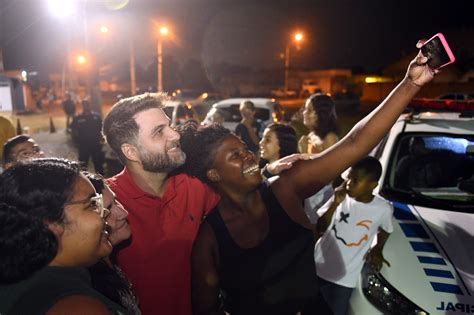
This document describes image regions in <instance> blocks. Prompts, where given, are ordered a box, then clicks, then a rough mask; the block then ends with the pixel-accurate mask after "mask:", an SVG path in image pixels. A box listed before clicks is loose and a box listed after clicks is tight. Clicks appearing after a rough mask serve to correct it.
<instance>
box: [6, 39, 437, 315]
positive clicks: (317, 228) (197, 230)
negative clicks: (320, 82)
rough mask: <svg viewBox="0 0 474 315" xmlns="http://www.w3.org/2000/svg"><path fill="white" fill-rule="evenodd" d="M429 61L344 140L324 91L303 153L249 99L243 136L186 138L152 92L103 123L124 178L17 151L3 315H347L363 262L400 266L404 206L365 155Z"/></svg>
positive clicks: (128, 101)
mask: <svg viewBox="0 0 474 315" xmlns="http://www.w3.org/2000/svg"><path fill="white" fill-rule="evenodd" d="M420 45H421V43H418V45H417V47H418V48H420V47H421V46H420ZM426 62H427V58H426V57H424V56H423V55H422V54H421V52H420V53H419V54H418V56H417V57H416V58H415V59H414V60H413V61H412V62H411V63H410V65H409V66H408V70H407V74H406V76H405V78H404V79H403V80H402V81H401V82H400V84H399V85H398V86H397V87H396V88H395V89H394V90H393V91H392V92H391V93H390V94H389V95H388V96H387V98H386V99H385V100H384V101H383V102H382V103H381V104H380V105H379V106H378V107H377V108H376V109H375V110H374V111H373V112H371V113H370V114H369V115H368V116H366V117H365V118H364V119H362V120H361V121H359V122H358V123H357V124H356V125H355V126H354V127H353V129H352V130H351V131H350V132H349V133H348V134H347V135H346V136H344V137H343V138H342V139H339V135H338V129H337V124H336V113H335V108H334V103H333V102H332V100H331V99H330V97H328V96H326V95H322V94H317V95H312V96H311V97H310V98H309V99H308V100H307V102H306V104H305V110H304V121H305V124H306V126H307V127H308V129H309V130H310V133H309V134H308V135H306V136H304V137H302V138H301V139H300V140H299V142H298V139H297V137H296V133H295V132H294V130H292V128H291V127H289V126H287V125H282V124H273V125H269V126H265V127H266V128H265V129H264V130H260V129H262V127H261V126H258V121H256V120H255V119H254V114H255V113H254V111H255V109H254V108H253V104H252V103H251V102H248V101H245V102H243V103H242V104H241V106H240V111H241V114H242V121H241V123H240V124H239V125H238V127H237V129H236V130H228V129H226V128H225V127H223V126H222V125H221V124H219V123H213V124H211V125H208V126H201V125H199V124H198V123H197V122H195V121H189V122H186V123H185V124H183V125H181V126H178V128H176V129H174V128H172V127H171V125H170V119H169V118H168V117H167V116H166V114H165V113H164V111H163V109H162V107H163V102H164V100H165V97H166V96H165V95H162V94H143V95H138V96H134V97H130V98H125V99H122V100H120V101H119V102H117V103H116V104H115V105H114V106H113V107H112V108H111V109H110V111H109V112H108V113H107V115H106V116H105V118H104V121H103V126H102V122H101V121H100V124H99V122H97V123H96V125H94V126H95V127H94V128H96V129H97V128H98V126H99V125H100V126H101V128H102V132H103V135H104V136H105V139H106V141H107V142H108V144H109V145H110V147H111V148H112V149H113V150H114V151H115V153H116V154H117V156H118V157H119V159H120V161H121V162H122V164H123V165H124V169H123V170H122V171H121V172H120V173H118V174H116V175H115V176H113V177H111V178H108V179H104V178H103V177H101V176H100V175H99V174H95V173H91V172H88V171H85V170H83V169H81V164H80V163H78V162H74V161H68V160H65V159H60V158H55V157H44V154H43V152H42V151H41V150H40V148H39V147H38V145H37V144H36V143H35V142H34V140H33V139H31V138H30V137H28V136H17V137H15V138H12V139H9V140H7V141H6V142H5V145H4V146H3V159H4V162H5V163H4V168H5V171H4V172H3V174H2V175H1V176H0V226H2V229H1V230H0V251H1V252H2V256H1V257H0V314H53V315H54V314H145V315H146V314H182V315H185V314H186V315H189V314H225V313H229V314H232V315H234V314H250V315H252V314H285V315H286V314H288V315H290V314H292V315H294V314H346V312H347V308H348V304H349V298H350V296H351V293H352V290H353V288H354V286H355V282H356V279H357V275H358V274H359V273H360V270H361V268H362V266H363V264H364V261H365V260H366V259H367V262H368V263H369V264H370V265H371V266H372V267H373V268H374V269H375V270H380V268H381V267H382V264H383V263H385V264H386V265H387V266H389V265H390V263H389V262H388V261H386V260H385V258H384V256H383V246H384V244H385V241H386V240H387V238H388V236H389V234H390V233H391V232H392V225H391V216H392V211H393V210H392V208H391V205H390V204H389V203H388V202H387V201H385V200H383V199H382V198H381V197H379V196H377V195H374V193H373V190H374V188H375V187H376V185H377V181H378V179H379V177H380V173H381V166H380V163H379V162H378V161H377V160H376V159H374V158H371V157H367V154H368V153H369V152H370V150H371V149H372V148H373V147H375V146H376V145H377V143H378V142H379V141H380V140H381V139H382V137H383V136H384V135H385V134H386V133H387V131H388V130H389V129H390V128H391V126H392V125H393V123H394V122H395V121H396V119H397V118H398V116H399V115H400V113H401V112H402V111H403V110H404V108H405V106H406V105H407V104H408V102H409V101H410V100H411V99H412V98H413V97H414V95H415V94H416V93H417V92H418V91H419V90H420V88H421V87H422V86H423V85H425V84H426V83H428V82H429V81H430V80H431V79H432V78H433V75H434V73H433V71H431V70H430V69H429V68H428V66H427V65H426ZM84 115H89V116H93V115H91V114H90V112H88V111H87V107H86V106H84ZM76 117H77V116H76ZM75 119H76V118H73V119H72V122H71V125H70V127H71V132H72V133H74V124H75ZM80 119H85V118H84V117H83V118H80ZM77 123H79V122H77V121H76V124H77ZM260 131H263V137H261V136H262V135H261V134H260ZM79 135H80V134H79ZM89 137H91V139H90V143H86V144H84V146H88V145H90V147H92V144H91V143H92V142H94V145H96V144H97V141H99V143H101V142H100V141H101V139H95V138H94V139H92V137H94V136H92V135H89ZM84 146H83V147H84ZM80 148H81V147H79V150H81V149H80ZM298 148H299V151H298ZM88 149H89V148H88ZM257 152H258V156H257V154H255V153H257ZM82 162H84V161H82ZM82 166H84V164H83V165H82ZM96 172H99V173H100V168H97V167H96ZM341 174H342V180H340V181H338V182H337V181H335V180H336V179H337V178H338V177H340V176H341ZM262 175H263V176H262ZM275 175H276V176H275ZM341 181H342V183H341ZM325 187H328V188H327V189H326V188H325ZM333 187H335V188H333ZM321 190H323V191H324V192H325V193H324V194H323V196H320V195H318V193H319V192H320V191H321ZM327 191H329V192H330V193H327ZM312 198H313V199H317V200H316V201H314V200H313V202H312V201H311V200H312ZM354 225H359V226H363V227H364V229H365V230H364V237H362V238H360V237H359V234H357V233H355V232H354V229H353V226H354ZM376 235H377V245H376V246H375V247H372V248H371V241H372V240H373V239H374V238H375V236H376ZM365 257H366V258H365Z"/></svg>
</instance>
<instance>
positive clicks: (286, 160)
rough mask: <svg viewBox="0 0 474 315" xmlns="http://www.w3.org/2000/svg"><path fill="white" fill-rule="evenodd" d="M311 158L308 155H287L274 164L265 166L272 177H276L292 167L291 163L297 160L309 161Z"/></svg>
mask: <svg viewBox="0 0 474 315" xmlns="http://www.w3.org/2000/svg"><path fill="white" fill-rule="evenodd" d="M309 159H311V156H310V155H309V154H291V155H287V156H285V157H283V158H281V159H279V160H276V161H275V162H272V163H269V164H268V165H267V171H268V172H269V173H270V174H272V175H278V174H280V173H281V172H282V171H284V170H287V169H289V168H291V167H292V166H293V163H294V162H296V161H298V160H309Z"/></svg>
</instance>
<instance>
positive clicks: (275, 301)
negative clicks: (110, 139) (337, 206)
mask: <svg viewBox="0 0 474 315" xmlns="http://www.w3.org/2000/svg"><path fill="white" fill-rule="evenodd" d="M421 44H422V43H421V42H419V43H418V44H417V46H418V48H420V47H421ZM426 62H427V58H426V57H423V55H422V54H421V52H420V53H419V54H418V56H417V57H416V58H415V59H414V60H413V61H412V62H411V63H410V65H409V67H408V71H407V75H406V76H405V78H404V79H403V80H402V82H400V84H399V85H398V86H397V87H396V88H395V89H394V90H393V91H392V92H391V93H390V94H389V95H388V96H387V98H386V99H385V100H384V101H383V102H382V104H381V105H380V106H379V107H377V108H376V109H375V110H374V111H373V112H372V113H370V114H369V115H368V116H367V117H365V118H364V119H362V120H361V121H360V122H359V123H357V124H356V125H355V126H354V128H353V129H352V130H351V131H350V132H349V134H348V135H347V136H346V137H345V138H343V139H342V140H341V141H339V142H338V143H337V144H336V145H334V146H333V148H332V149H331V150H327V151H324V152H322V153H321V154H319V155H317V156H316V157H315V158H313V159H311V160H306V161H298V162H297V163H294V165H293V166H292V167H291V168H290V169H289V170H287V171H285V172H282V173H281V174H280V176H279V177H278V178H276V179H275V180H273V181H272V182H271V183H270V184H265V183H262V178H261V175H260V172H259V168H258V165H257V160H256V158H255V156H254V154H253V153H251V152H250V151H249V150H248V149H247V147H246V146H245V144H244V143H243V142H242V141H241V140H240V139H239V138H238V137H236V136H235V135H233V134H231V133H229V132H228V131H226V130H225V129H224V128H222V127H220V126H218V125H212V126H209V127H202V129H196V128H193V127H192V125H189V128H184V129H183V134H182V136H181V144H182V147H183V150H184V151H185V153H186V154H187V155H188V156H190V157H192V158H189V159H188V160H187V163H186V165H185V166H184V170H185V171H186V172H187V173H188V174H190V175H192V176H196V177H197V178H199V179H201V180H202V181H204V182H206V183H208V184H209V185H211V186H212V187H213V188H214V189H215V190H216V192H217V193H219V195H220V196H221V199H220V201H219V203H218V205H217V207H216V208H215V209H214V211H212V212H211V214H210V215H208V216H207V218H206V219H205V221H204V223H203V224H201V226H200V229H199V232H198V235H197V238H196V241H195V243H194V247H193V252H192V298H193V311H194V313H195V314H224V311H227V312H229V313H230V314H294V313H296V312H297V311H301V312H303V313H305V312H306V311H307V309H306V308H307V307H309V308H310V311H312V312H313V313H314V310H311V305H312V303H313V302H314V301H315V299H316V296H315V292H316V291H314V286H317V280H316V272H315V269H314V258H313V257H312V256H313V254H312V253H313V244H314V239H313V238H312V236H313V235H312V232H311V230H310V229H311V224H310V222H309V220H308V219H307V217H306V215H305V213H304V211H303V206H302V205H303V200H304V199H305V198H307V197H309V196H311V195H312V194H314V193H315V192H317V191H318V190H319V189H321V188H322V187H324V186H325V185H327V184H328V183H329V182H330V181H331V180H333V179H334V178H335V177H336V176H338V175H339V174H340V173H342V171H344V170H345V169H347V168H348V167H350V166H351V165H352V164H354V163H355V162H357V161H358V160H359V159H361V158H362V157H363V156H365V155H366V154H367V153H368V152H369V151H370V150H371V149H372V148H373V147H374V146H375V145H376V144H377V143H378V142H379V141H380V139H381V138H382V137H383V136H384V135H385V134H386V132H388V130H389V129H390V128H391V126H392V125H393V123H394V122H395V121H396V119H397V118H398V116H399V115H400V114H401V113H402V112H403V110H404V108H405V106H406V105H407V104H408V102H409V101H410V100H411V98H412V97H413V96H414V95H415V94H416V93H417V92H418V91H419V90H420V88H421V87H422V86H423V85H424V84H426V83H427V82H429V81H430V80H431V79H432V78H433V72H432V71H431V70H430V69H429V68H428V66H427V65H426Z"/></svg>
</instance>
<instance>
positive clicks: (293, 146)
mask: <svg viewBox="0 0 474 315" xmlns="http://www.w3.org/2000/svg"><path fill="white" fill-rule="evenodd" d="M259 144H260V151H259V152H260V158H261V159H262V160H263V161H264V162H266V163H265V166H266V164H267V163H272V162H275V161H276V160H279V159H280V158H282V157H285V156H288V155H291V154H295V153H297V149H298V141H297V139H296V132H295V130H294V129H293V127H291V126H287V125H284V124H276V123H272V124H270V125H268V126H267V127H266V128H265V130H264V131H263V136H262V140H260V143H259ZM263 175H265V174H263ZM268 175H271V174H268ZM265 177H267V176H265Z"/></svg>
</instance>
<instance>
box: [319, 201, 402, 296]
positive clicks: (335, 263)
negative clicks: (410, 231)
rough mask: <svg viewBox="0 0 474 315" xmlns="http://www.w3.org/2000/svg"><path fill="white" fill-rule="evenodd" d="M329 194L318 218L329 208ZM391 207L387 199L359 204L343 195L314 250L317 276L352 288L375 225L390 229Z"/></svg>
mask: <svg viewBox="0 0 474 315" xmlns="http://www.w3.org/2000/svg"><path fill="white" fill-rule="evenodd" d="M333 201H334V197H332V198H331V199H330V200H328V202H326V204H324V205H323V206H322V207H321V208H320V209H319V210H318V215H319V217H321V216H322V215H323V214H324V212H326V211H327V209H328V208H329V207H330V205H331V204H332V202H333ZM392 215H393V207H392V204H391V203H390V202H388V201H387V200H385V199H383V198H382V197H380V196H375V197H374V199H373V200H372V201H371V202H369V203H362V202H359V201H356V200H355V199H353V198H351V197H349V196H346V197H345V198H344V200H343V201H342V202H341V203H340V204H339V206H338V207H337V209H336V211H335V212H334V215H333V217H332V221H331V224H330V225H329V227H328V229H327V231H326V232H325V233H324V234H323V236H322V237H321V238H320V239H319V240H318V242H317V243H316V246H315V249H314V260H315V263H316V272H317V274H318V276H319V277H321V278H323V279H325V280H327V281H329V282H332V283H336V284H338V285H342V286H345V287H348V288H354V287H355V286H356V283H357V278H358V275H359V273H360V271H361V270H362V267H363V265H364V256H365V254H366V253H367V252H368V250H369V249H370V247H371V245H372V243H373V241H374V238H375V236H376V235H377V231H378V229H379V228H381V229H383V230H384V231H385V232H387V233H392V232H393V225H392Z"/></svg>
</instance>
